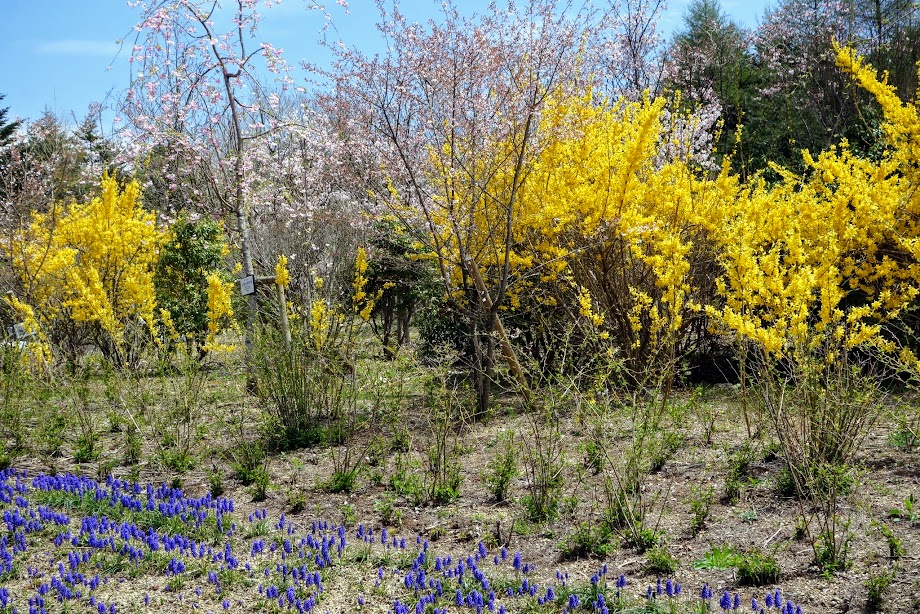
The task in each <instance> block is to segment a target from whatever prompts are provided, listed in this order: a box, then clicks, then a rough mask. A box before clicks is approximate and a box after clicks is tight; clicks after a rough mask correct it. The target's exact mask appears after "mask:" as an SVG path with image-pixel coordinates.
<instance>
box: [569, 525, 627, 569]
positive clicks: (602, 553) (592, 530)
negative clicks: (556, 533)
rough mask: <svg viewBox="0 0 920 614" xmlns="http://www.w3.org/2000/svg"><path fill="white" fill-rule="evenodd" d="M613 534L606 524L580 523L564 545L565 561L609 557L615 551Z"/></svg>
mask: <svg viewBox="0 0 920 614" xmlns="http://www.w3.org/2000/svg"><path fill="white" fill-rule="evenodd" d="M613 537H614V536H613V533H612V532H611V531H610V529H609V528H608V527H607V526H606V525H604V524H596V523H593V522H579V523H578V524H577V525H576V526H575V531H573V532H572V534H571V535H569V536H568V538H566V540H565V541H564V542H563V544H562V551H561V553H560V556H561V558H562V560H563V561H571V560H575V559H581V558H588V557H598V558H604V557H606V556H608V555H609V554H610V553H611V552H612V551H613V549H614V543H613Z"/></svg>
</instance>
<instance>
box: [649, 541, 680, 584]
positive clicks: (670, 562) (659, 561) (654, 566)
mask: <svg viewBox="0 0 920 614" xmlns="http://www.w3.org/2000/svg"><path fill="white" fill-rule="evenodd" d="M679 564H680V563H679V561H678V560H677V559H676V558H674V556H673V555H672V554H671V553H670V551H668V548H667V547H666V546H663V545H658V546H655V547H654V548H651V549H650V550H648V552H646V554H645V565H643V569H644V570H645V572H646V573H649V574H656V575H661V576H665V575H670V574H673V573H674V572H675V571H677V567H678V565H679Z"/></svg>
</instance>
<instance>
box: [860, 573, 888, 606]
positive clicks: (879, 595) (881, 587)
mask: <svg viewBox="0 0 920 614" xmlns="http://www.w3.org/2000/svg"><path fill="white" fill-rule="evenodd" d="M894 577H895V570H894V569H888V570H886V571H882V572H873V573H870V574H869V578H868V579H867V580H866V581H865V583H864V584H863V586H864V587H865V589H866V609H867V610H869V611H877V610H881V609H882V605H883V604H884V603H885V591H887V590H888V587H889V586H891V583H892V582H893V581H894Z"/></svg>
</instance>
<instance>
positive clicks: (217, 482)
mask: <svg viewBox="0 0 920 614" xmlns="http://www.w3.org/2000/svg"><path fill="white" fill-rule="evenodd" d="M208 492H209V493H211V496H212V497H214V498H215V499H216V498H217V497H219V496H221V495H222V494H224V472H223V471H222V470H221V469H220V467H218V466H217V465H215V464H214V462H213V461H212V462H211V469H210V471H208Z"/></svg>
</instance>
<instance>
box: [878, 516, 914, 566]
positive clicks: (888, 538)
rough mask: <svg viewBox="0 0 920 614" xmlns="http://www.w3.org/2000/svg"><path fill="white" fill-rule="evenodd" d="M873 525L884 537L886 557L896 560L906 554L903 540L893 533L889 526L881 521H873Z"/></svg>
mask: <svg viewBox="0 0 920 614" xmlns="http://www.w3.org/2000/svg"><path fill="white" fill-rule="evenodd" d="M873 525H874V526H875V528H877V529H878V532H879V533H881V534H882V537H884V538H885V543H886V544H887V545H888V558H890V559H892V560H895V561H896V560H898V559H900V558H901V557H903V556H905V555H906V554H907V552H906V551H905V550H904V542H903V541H901V538H899V537H898V536H897V535H895V534H894V531H892V530H891V527H889V526H888V525H886V524H884V523H881V522H874V523H873Z"/></svg>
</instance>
